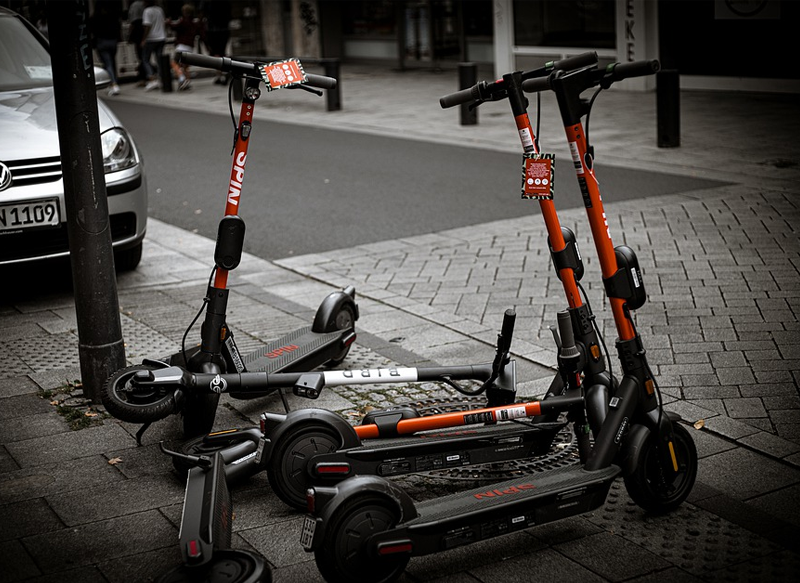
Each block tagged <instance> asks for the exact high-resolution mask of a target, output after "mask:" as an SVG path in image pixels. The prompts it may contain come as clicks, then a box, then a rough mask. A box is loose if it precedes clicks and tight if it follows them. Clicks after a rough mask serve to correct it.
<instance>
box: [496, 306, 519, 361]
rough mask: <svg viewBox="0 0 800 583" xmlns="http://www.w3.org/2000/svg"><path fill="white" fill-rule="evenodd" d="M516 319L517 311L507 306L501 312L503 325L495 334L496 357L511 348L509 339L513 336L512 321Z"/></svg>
mask: <svg viewBox="0 0 800 583" xmlns="http://www.w3.org/2000/svg"><path fill="white" fill-rule="evenodd" d="M516 320H517V313H516V312H515V311H514V310H513V309H512V308H509V309H507V310H506V311H505V313H504V314H503V327H502V328H501V329H500V334H499V335H498V336H497V357H500V356H501V355H502V354H504V353H507V352H509V351H510V350H511V340H512V339H513V337H514V322H516Z"/></svg>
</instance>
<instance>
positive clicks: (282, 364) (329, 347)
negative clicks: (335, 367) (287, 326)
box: [242, 326, 345, 373]
mask: <svg viewBox="0 0 800 583" xmlns="http://www.w3.org/2000/svg"><path fill="white" fill-rule="evenodd" d="M344 333H345V331H344V330H335V331H333V332H313V331H312V330H311V326H305V327H303V328H300V329H299V330H295V331H294V332H291V333H289V334H287V335H286V336H282V337H281V338H278V339H277V340H273V341H272V342H270V343H269V344H267V345H266V346H263V347H261V348H259V349H258V350H254V351H253V352H251V353H250V354H247V355H243V356H242V364H243V365H244V368H245V370H247V371H250V372H266V373H276V372H295V371H305V370H311V369H314V368H316V367H318V366H320V365H322V364H325V363H326V362H327V361H329V360H331V359H332V358H333V357H335V356H336V355H337V354H338V353H339V352H341V351H342V349H343V348H344V346H343V338H344V336H343V335H344Z"/></svg>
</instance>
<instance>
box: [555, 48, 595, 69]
mask: <svg viewBox="0 0 800 583" xmlns="http://www.w3.org/2000/svg"><path fill="white" fill-rule="evenodd" d="M596 63H597V53H596V52H595V51H589V52H588V53H581V54H580V55H575V56H573V57H567V58H565V59H561V60H560V61H556V62H555V63H553V68H554V69H558V70H560V71H571V70H572V69H580V68H582V67H590V66H592V65H594V64H596Z"/></svg>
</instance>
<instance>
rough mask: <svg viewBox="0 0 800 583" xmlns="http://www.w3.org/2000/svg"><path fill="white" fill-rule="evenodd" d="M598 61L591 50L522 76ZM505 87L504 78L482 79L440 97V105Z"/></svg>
mask: <svg viewBox="0 0 800 583" xmlns="http://www.w3.org/2000/svg"><path fill="white" fill-rule="evenodd" d="M596 63H597V53H596V52H594V51H589V52H586V53H581V54H580V55H574V56H572V57H566V58H564V59H561V60H558V61H550V62H549V63H547V64H546V65H545V66H544V67H541V68H539V69H534V70H531V71H526V72H524V73H522V78H523V79H531V80H532V79H533V78H539V77H545V76H546V75H548V74H549V73H551V72H552V71H570V70H573V69H580V68H581V67H589V66H591V65H594V64H596ZM526 82H527V81H523V85H522V86H523V89H524V87H525V83H526ZM504 87H505V85H504V83H503V82H502V80H501V81H497V82H495V83H492V84H489V83H487V82H486V81H481V82H479V83H476V84H475V85H473V86H472V87H469V88H467V89H462V90H461V91H456V92H455V93H450V94H449V95H445V96H444V97H442V98H440V99H439V105H441V106H442V109H447V108H448V107H453V106H454V105H462V104H464V103H470V102H472V101H480V100H481V99H486V98H488V97H489V95H488V94H491V93H493V92H496V91H499V90H502V89H503V88H504Z"/></svg>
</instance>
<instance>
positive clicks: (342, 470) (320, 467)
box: [314, 462, 350, 476]
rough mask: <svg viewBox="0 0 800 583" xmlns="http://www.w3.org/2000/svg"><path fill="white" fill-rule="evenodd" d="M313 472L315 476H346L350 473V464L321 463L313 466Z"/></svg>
mask: <svg viewBox="0 0 800 583" xmlns="http://www.w3.org/2000/svg"><path fill="white" fill-rule="evenodd" d="M314 471H316V472H317V475H319V476H325V475H337V476H346V475H347V474H349V473H350V464H348V463H345V462H341V463H333V462H331V463H322V464H317V465H316V466H314Z"/></svg>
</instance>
